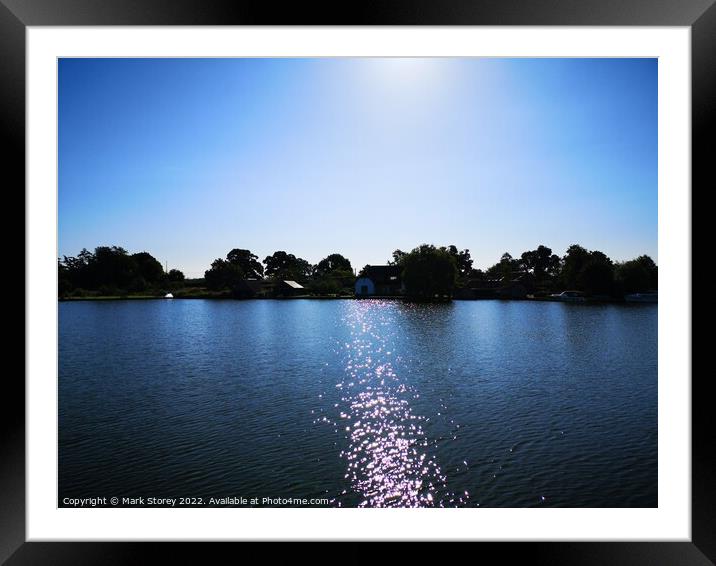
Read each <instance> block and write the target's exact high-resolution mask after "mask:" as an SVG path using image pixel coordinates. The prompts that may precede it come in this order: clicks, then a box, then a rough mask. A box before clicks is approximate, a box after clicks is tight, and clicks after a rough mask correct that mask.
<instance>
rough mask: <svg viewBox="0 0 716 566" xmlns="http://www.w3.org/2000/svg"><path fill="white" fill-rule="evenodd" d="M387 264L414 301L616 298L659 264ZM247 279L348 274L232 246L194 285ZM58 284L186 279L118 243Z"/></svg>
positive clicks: (567, 257) (328, 261)
mask: <svg viewBox="0 0 716 566" xmlns="http://www.w3.org/2000/svg"><path fill="white" fill-rule="evenodd" d="M388 264H390V265H395V266H398V267H399V268H400V273H401V276H402V277H401V278H402V283H403V287H404V290H405V293H406V295H407V296H409V297H411V298H415V299H431V298H434V297H436V296H438V297H452V296H453V295H454V294H455V293H456V291H457V290H459V289H463V288H480V287H498V286H506V285H511V284H515V283H519V284H521V285H523V286H524V287H525V288H526V289H527V290H528V291H529V292H531V293H535V294H538V295H539V294H540V293H551V292H558V291H562V290H577V291H582V292H584V293H587V294H589V295H604V296H611V297H620V296H623V295H624V294H626V293H633V292H638V291H646V290H656V289H657V288H658V267H657V265H656V264H655V263H654V261H653V260H652V259H651V258H650V257H649V256H647V255H642V256H639V257H637V258H635V259H632V260H629V261H625V262H614V261H612V260H611V259H610V258H609V257H608V256H607V255H606V254H605V253H603V252H601V251H599V250H591V251H589V250H587V249H586V248H584V247H582V246H579V245H577V244H574V245H571V246H570V247H569V248H568V249H567V251H566V252H565V254H564V255H563V256H561V257H560V256H558V255H557V254H555V253H553V252H552V250H551V249H550V248H549V247H547V246H544V245H539V246H537V248H535V249H533V250H527V251H525V252H523V253H522V254H521V255H520V256H519V257H513V256H512V255H511V254H509V253H504V254H503V255H502V257H501V258H500V261H498V262H497V263H495V264H494V265H492V266H491V267H489V268H487V269H485V270H484V271H483V270H480V269H475V268H473V259H472V257H471V255H470V250H468V249H463V250H460V249H458V247H457V246H455V245H449V246H439V247H438V246H435V245H432V244H422V245H420V246H417V247H416V248H414V249H413V250H411V251H409V252H404V251H402V250H399V249H398V250H395V251H394V252H393V254H392V257H391V258H390V259H389V260H388ZM368 267H369V266H365V267H364V268H363V269H362V270H361V273H360V274H363V273H365V271H366V269H367V268H368ZM360 274H359V275H360ZM246 279H275V280H292V281H297V282H299V283H301V284H302V285H304V286H305V287H306V288H307V291H308V292H310V293H312V294H318V295H326V294H340V293H352V291H353V283H354V281H355V275H354V271H353V267H352V266H351V262H350V260H348V259H347V258H346V257H344V256H343V255H341V254H339V253H332V254H330V255H328V256H327V257H325V258H323V259H322V260H321V261H319V262H318V263H317V264H315V265H314V264H311V263H310V262H308V261H307V260H305V259H303V258H300V257H297V256H295V255H294V254H291V253H287V252H286V251H283V250H280V251H276V252H274V253H273V254H271V255H269V256H266V257H265V258H264V259H263V261H259V258H258V256H257V255H255V254H253V253H251V251H250V250H247V249H241V248H234V249H232V250H231V251H229V252H228V253H227V254H226V257H225V258H217V259H215V260H214V261H213V262H212V263H211V266H210V267H209V269H207V270H206V271H205V273H204V280H203V281H202V280H194V281H193V283H194V284H196V285H205V286H206V288H208V289H210V290H212V291H223V290H231V289H233V288H234V287H235V286H236V285H237V284H238V283H239V282H240V281H243V280H246ZM58 281H59V289H58V292H59V294H60V296H73V295H76V296H81V295H83V294H85V293H95V294H100V295H122V294H128V293H141V292H160V291H163V290H167V289H169V290H171V289H174V288H177V287H179V286H181V285H183V284H184V283H185V278H184V274H183V273H182V272H181V271H179V270H178V269H171V270H169V271H168V272H165V270H164V268H163V267H162V264H161V263H160V262H159V261H158V260H157V259H156V258H154V257H153V256H152V255H151V254H149V253H147V252H146V251H143V252H139V253H134V254H129V253H128V252H127V251H126V250H125V249H124V248H122V247H119V246H100V247H97V248H95V250H94V252H90V251H88V250H87V249H83V250H82V251H81V252H80V253H79V254H78V255H77V256H76V257H68V256H64V257H63V259H62V260H59V261H58Z"/></svg>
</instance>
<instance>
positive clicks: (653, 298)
mask: <svg viewBox="0 0 716 566" xmlns="http://www.w3.org/2000/svg"><path fill="white" fill-rule="evenodd" d="M624 300H625V301H626V302H627V303H658V302H659V294H658V292H649V293H631V294H629V295H625V296H624Z"/></svg>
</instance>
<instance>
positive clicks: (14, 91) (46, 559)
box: [0, 0, 716, 566]
mask: <svg viewBox="0 0 716 566" xmlns="http://www.w3.org/2000/svg"><path fill="white" fill-rule="evenodd" d="M267 24H270V25H307V24H311V25H328V24H330V25H483V26H484V25H568V26H602V25H616V26H690V28H691V39H692V44H691V49H692V51H691V55H692V187H697V186H700V187H702V188H701V190H702V191H704V190H706V189H707V188H708V187H711V188H713V187H716V183H714V178H713V177H714V176H713V173H712V170H711V161H713V155H714V151H713V149H712V147H713V142H712V139H710V138H712V137H713V132H714V128H713V126H714V112H715V109H716V6H715V5H714V0H581V1H577V0H522V1H520V0H487V1H475V0H472V1H470V0H442V1H441V2H435V1H434V0H400V1H392V2H389V1H383V2H341V3H338V2H336V3H332V4H330V5H322V4H320V3H315V2H314V3H311V4H307V3H293V4H289V3H285V4H282V5H281V7H280V8H279V7H278V6H275V5H273V4H272V3H270V2H268V1H264V2H253V1H242V0H235V1H233V2H232V1H216V0H215V1H212V2H208V1H207V0H105V1H103V2H98V1H96V0H0V101H1V104H0V117H1V118H2V121H1V124H2V125H1V126H0V127H1V128H2V136H3V138H4V140H5V144H3V145H4V147H5V148H6V149H5V150H4V155H3V157H4V159H3V163H4V167H3V168H4V170H5V171H4V173H5V174H4V176H3V179H5V180H6V184H5V189H6V190H5V197H6V199H8V197H9V196H12V195H16V196H19V195H20V194H21V193H22V194H23V195H24V191H20V190H19V188H20V187H21V186H22V187H24V184H25V159H24V155H25V47H26V44H25V33H26V27H28V26H70V25H72V26H77V25H79V26H87V25H267ZM16 188H17V190H15V189H16ZM687 189H688V188H687ZM691 191H692V193H691V194H692V195H693V193H694V190H693V189H691ZM11 193H12V195H11ZM5 202H6V206H10V205H8V204H7V203H8V200H6V201H5ZM16 206H19V207H22V209H23V210H24V196H23V198H22V200H21V202H20V203H18V204H16ZM8 210H9V209H8ZM14 210H18V209H17V208H15V209H14ZM8 216H9V215H8ZM10 241H12V240H10V239H9V238H8V239H6V242H10ZM692 257H696V255H695V254H693V252H692ZM18 271H19V270H18ZM684 276H685V277H689V278H690V277H691V274H684ZM689 280H691V279H689ZM694 281H696V280H694ZM13 284H14V285H15V286H17V284H18V283H17V282H16V281H15V282H13ZM695 296H696V295H695ZM25 299H26V301H27V300H29V299H28V298H27V296H26V298H25ZM701 316H704V317H705V316H706V315H705V314H702V315H701ZM15 334H16V336H17V338H15V339H16V340H19V339H20V335H22V337H23V340H24V333H19V332H17V333H15ZM6 367H7V368H9V367H11V366H10V365H9V364H6ZM711 374H712V372H708V371H705V372H702V373H694V375H693V379H692V382H691V383H692V462H691V464H692V538H691V542H666V541H664V542H569V543H560V542H533V543H473V544H479V545H480V546H479V547H478V548H476V549H469V550H468V549H465V548H464V547H463V548H462V549H460V550H461V551H462V552H464V551H465V550H468V552H471V553H472V552H474V553H475V556H476V557H478V556H479V557H480V559H481V560H485V558H487V559H488V560H489V558H490V557H493V559H495V560H497V559H499V561H500V562H501V563H509V562H513V561H520V562H521V561H525V562H529V563H537V564H541V563H549V564H600V565H602V564H650V565H653V564H682V565H687V564H710V563H714V562H716V536H714V533H716V504H715V502H716V498H715V490H714V485H716V473H715V467H714V458H713V452H714V446H716V434H715V433H714V430H715V427H714V421H713V418H712V416H711V400H710V397H709V395H708V394H707V388H708V381H709V379H710V377H711ZM682 377H683V379H690V378H691V376H690V375H685V376H682ZM3 393H4V395H3V397H4V399H3V401H4V402H3V403H2V406H3V409H2V411H0V413H1V417H0V418H1V419H2V427H3V428H2V435H1V436H0V443H1V444H0V448H1V452H0V560H3V561H5V560H6V561H7V562H6V563H7V564H9V565H13V566H14V565H20V564H55V565H62V564H95V563H97V564H122V563H132V564H140V563H141V564H144V563H152V562H154V560H157V559H159V558H161V560H162V562H164V561H168V562H171V563H177V564H184V563H196V562H200V563H216V562H221V563H224V562H227V560H219V559H218V557H217V556H216V553H217V552H218V553H226V552H227V551H228V553H229V554H228V555H227V556H229V557H231V558H229V560H230V561H231V562H232V563H233V562H235V561H238V560H240V559H242V558H245V557H246V556H245V554H244V553H245V552H246V551H245V550H241V551H239V550H238V549H237V548H236V547H235V545H234V544H233V543H223V544H214V545H210V544H206V543H191V544H190V543H182V544H170V543H138V542H127V543H118V542H113V543H83V542H76V543H75V542H73V543H69V542H62V543H59V542H55V543H53V542H43V543H40V542H25V405H24V398H25V385H24V379H23V378H22V377H21V376H20V372H19V371H15V370H13V371H11V370H9V369H7V370H6V372H5V379H4V382H3ZM349 544H350V545H351V548H349V549H347V550H348V552H346V549H329V550H327V551H326V550H323V549H322V550H321V551H317V550H316V549H313V548H311V549H309V548H307V547H306V546H305V545H300V546H297V545H296V544H291V545H282V546H281V547H280V548H279V549H278V550H276V549H272V550H271V554H272V556H274V557H275V556H276V553H277V552H278V557H279V558H286V559H292V560H293V559H298V558H310V559H312V560H315V559H316V558H318V559H319V560H320V559H321V558H323V557H325V559H326V561H331V562H332V561H334V560H339V559H340V560H341V561H345V560H346V558H347V559H348V560H350V561H351V562H359V561H363V560H372V559H373V557H374V552H376V551H375V549H374V548H372V545H373V544H374V543H356V542H353V543H349ZM251 552H252V554H253V553H258V554H257V556H259V555H260V554H261V553H263V552H267V550H263V549H253V550H252V551H251ZM390 552H393V551H390ZM399 552H400V553H401V555H404V550H401V551H399ZM419 552H421V553H422V552H423V551H422V550H420V549H419ZM384 553H385V551H384V550H381V551H380V552H379V553H378V555H379V556H380V555H383V554H384ZM468 556H469V555H468ZM339 557H340V558H339ZM403 557H404V556H403ZM404 558H406V557H404Z"/></svg>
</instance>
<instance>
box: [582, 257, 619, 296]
mask: <svg viewBox="0 0 716 566" xmlns="http://www.w3.org/2000/svg"><path fill="white" fill-rule="evenodd" d="M576 286H577V289H579V290H581V291H585V292H586V293H588V294H590V295H609V294H611V293H612V292H613V290H614V264H613V263H612V260H611V259H609V257H607V255H606V254H604V253H602V252H600V251H598V250H595V251H592V252H590V253H589V257H588V259H587V260H586V261H585V263H584V265H583V266H582V268H581V269H580V271H579V273H578V274H577V285H576Z"/></svg>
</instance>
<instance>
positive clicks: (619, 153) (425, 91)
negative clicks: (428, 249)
mask: <svg viewBox="0 0 716 566" xmlns="http://www.w3.org/2000/svg"><path fill="white" fill-rule="evenodd" d="M58 222H59V254H60V256H62V255H68V256H69V255H76V254H77V253H78V252H79V251H80V250H81V249H82V248H83V247H86V248H88V249H94V248H95V247H96V246H99V245H120V246H122V247H124V248H126V249H127V250H129V251H130V252H137V251H148V252H150V253H151V254H152V255H154V256H155V257H156V258H157V259H159V260H160V261H161V262H162V264H164V263H165V262H167V263H168V265H169V268H170V269H171V268H178V269H181V270H182V271H184V273H185V274H186V275H187V276H189V277H195V276H202V275H203V272H204V270H205V269H207V268H208V267H209V265H210V263H211V262H212V261H213V260H214V259H215V258H217V257H225V255H226V253H227V252H228V251H229V250H231V249H232V248H247V249H250V250H251V251H252V252H253V253H255V254H256V255H258V256H259V259H260V260H263V258H264V257H265V256H266V255H269V254H271V253H273V252H274V251H276V250H284V251H287V252H289V253H293V254H295V255H297V256H299V257H303V258H304V259H307V260H308V261H310V262H312V263H316V262H318V261H319V260H320V259H322V258H323V257H325V256H327V255H328V254H330V253H333V252H338V253H342V254H343V255H345V256H346V257H348V259H350V260H351V262H352V264H353V266H354V267H357V268H360V267H362V266H363V265H365V264H367V263H374V264H375V263H385V262H386V260H388V259H389V258H390V256H391V252H392V251H393V250H394V249H396V248H400V249H403V250H409V249H412V248H413V247H415V246H417V245H418V244H421V243H434V244H436V245H449V244H455V245H456V246H458V247H459V248H460V249H463V248H468V249H470V251H471V254H472V257H473V259H474V260H475V267H481V268H484V267H488V266H490V265H492V264H493V263H495V262H497V261H498V260H499V258H500V256H501V255H502V253H504V252H506V251H508V252H510V253H511V254H512V255H514V256H519V255H520V254H521V253H522V252H523V251H525V250H528V249H534V248H536V247H537V245H539V244H544V245H547V246H549V247H551V248H552V250H553V251H554V252H555V253H558V254H559V255H563V254H564V252H565V250H566V248H567V247H568V246H569V245H570V244H572V243H579V244H581V245H583V246H584V247H586V248H588V249H599V250H602V251H603V252H605V253H606V254H607V255H609V256H610V257H611V258H612V259H614V260H624V259H630V258H632V257H636V256H638V255H641V254H644V253H646V254H649V255H650V256H651V257H652V258H654V260H658V258H657V61H656V59H472V58H456V59H351V58H347V59H338V58H336V59H62V60H60V62H59V219H58Z"/></svg>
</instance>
